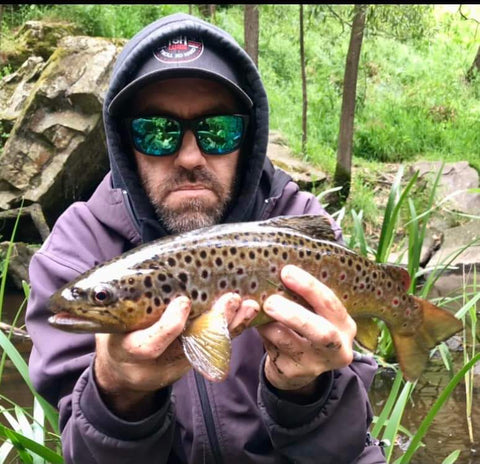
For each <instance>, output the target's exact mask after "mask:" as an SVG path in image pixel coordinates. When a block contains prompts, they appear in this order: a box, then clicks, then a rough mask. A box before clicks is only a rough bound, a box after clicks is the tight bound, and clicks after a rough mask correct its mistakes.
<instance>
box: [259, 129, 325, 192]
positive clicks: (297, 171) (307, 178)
mask: <svg viewBox="0 0 480 464" xmlns="http://www.w3.org/2000/svg"><path fill="white" fill-rule="evenodd" d="M267 156H268V157H269V158H270V159H271V160H272V163H273V164H274V165H275V166H276V167H278V168H280V169H283V170H284V171H286V172H287V173H288V174H290V175H291V176H292V178H293V180H294V181H295V182H296V183H297V184H298V185H299V186H300V188H301V189H302V190H308V191H312V189H313V188H314V187H315V186H318V184H320V183H322V182H324V181H325V180H326V178H327V176H326V174H325V173H324V172H323V171H321V170H320V169H318V168H315V167H313V166H312V165H311V164H309V163H306V162H304V161H302V160H300V159H298V158H296V157H294V156H293V153H292V152H291V150H290V149H289V148H288V147H287V144H286V142H285V140H284V139H283V138H282V136H281V134H280V133H279V132H276V131H271V132H270V134H269V141H268V147H267Z"/></svg>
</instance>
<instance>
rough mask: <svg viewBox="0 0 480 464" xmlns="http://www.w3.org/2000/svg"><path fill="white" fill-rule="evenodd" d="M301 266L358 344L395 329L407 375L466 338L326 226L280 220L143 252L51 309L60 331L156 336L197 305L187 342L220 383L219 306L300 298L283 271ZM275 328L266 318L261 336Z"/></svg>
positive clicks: (166, 242)
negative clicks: (337, 304)
mask: <svg viewBox="0 0 480 464" xmlns="http://www.w3.org/2000/svg"><path fill="white" fill-rule="evenodd" d="M285 264H296V265H298V266H299V267H301V268H303V269H304V270H306V271H307V272H309V273H311V274H312V275H314V276H315V277H317V278H318V279H319V280H320V281H321V282H323V283H325V284H326V285H327V286H329V287H330V288H331V289H332V290H333V291H334V292H335V294H336V295H337V297H338V298H339V299H340V300H341V301H342V302H343V304H344V305H345V307H346V308H347V310H348V312H349V313H350V315H351V316H352V317H353V318H354V319H355V321H356V322H357V326H358V332H357V339H358V340H359V341H360V342H361V343H362V344H364V345H365V346H367V347H368V348H370V349H374V348H375V344H376V338H377V336H378V326H377V325H376V324H373V323H372V322H371V318H373V317H374V318H379V319H381V320H383V321H384V322H385V323H386V325H387V327H388V328H389V330H390V332H391V334H392V337H393V340H394V343H395V348H396V352H397V357H398V359H399V363H400V367H401V369H402V371H403V373H404V375H405V377H406V378H408V379H412V380H413V379H415V378H417V377H418V376H419V375H420V374H421V372H422V371H423V369H424V367H425V364H426V362H427V360H428V355H429V350H430V349H431V348H433V347H434V346H435V345H436V344H438V343H439V342H440V341H442V340H444V339H446V338H448V337H450V336H451V335H453V334H454V333H456V332H457V331H459V330H460V329H461V323H460V321H458V320H457V319H456V318H455V317H454V316H453V315H452V314H450V313H449V312H448V311H445V310H443V309H440V308H438V307H436V306H434V305H432V304H431V303H429V302H427V301H426V300H421V299H419V298H416V297H414V296H412V295H409V294H408V293H407V289H408V287H409V282H410V278H409V276H408V273H407V272H406V271H405V270H404V269H403V268H400V267H397V266H392V265H383V264H378V263H374V262H372V261H370V260H368V259H366V258H364V257H362V256H360V255H358V254H356V253H354V252H353V251H351V250H348V249H347V248H345V247H343V246H341V245H339V244H337V243H335V242H334V233H333V231H332V229H331V226H330V223H329V222H328V220H327V219H326V218H323V217H321V216H293V217H279V218H274V219H270V220H267V221H259V222H249V223H239V224H227V225H218V226H213V227H210V228H205V229H200V230H196V231H192V232H189V233H186V234H182V235H177V236H171V237H166V238H162V239H159V240H157V241H154V242H150V243H148V244H145V245H142V246H140V247H138V248H136V249H134V250H132V251H130V252H127V253H125V254H123V255H121V256H119V257H117V258H114V259H112V260H110V261H108V262H107V263H104V264H101V265H99V266H97V267H95V268H93V269H92V270H90V271H87V272H86V273H85V274H82V275H81V276H79V277H78V278H77V279H75V280H74V281H73V282H70V283H69V284H67V285H66V286H64V287H63V288H62V289H60V290H59V291H58V292H56V293H55V294H54V295H53V296H52V298H51V300H50V309H51V310H52V311H53V312H54V313H56V314H55V315H54V316H52V317H51V318H50V320H49V321H50V323H51V324H52V325H54V326H55V327H58V328H60V329H62V330H68V331H79V332H128V331H131V330H137V329H142V328H146V327H148V326H150V325H151V324H153V323H154V322H155V321H157V320H158V318H159V317H160V316H161V315H162V314H163V312H164V310H165V308H166V306H167V305H168V304H169V303H170V301H172V300H173V299H174V298H175V297H177V296H180V295H186V296H188V297H189V298H190V299H191V300H192V310H191V314H190V322H189V324H188V326H187V327H186V330H185V333H184V334H183V336H182V343H183V346H184V350H185V353H186V355H187V357H188V359H189V360H190V362H191V363H192V365H193V367H195V368H196V369H197V370H199V371H200V372H201V373H202V374H203V375H205V376H206V377H207V378H209V379H211V380H223V379H224V378H225V376H226V375H227V372H228V364H229V354H230V337H229V334H228V329H227V327H226V322H225V318H224V317H223V315H222V314H213V313H212V311H211V308H212V305H213V302H214V301H215V300H216V299H217V298H218V296H219V295H221V294H222V293H225V292H228V291H235V292H237V293H239V294H240V295H241V296H242V298H253V299H255V300H256V301H258V302H259V303H260V305H261V304H262V303H263V301H265V299H266V298H267V297H268V296H269V295H271V294H273V293H283V294H287V295H288V296H289V297H291V298H294V299H295V298H298V297H296V296H295V295H291V294H290V293H289V291H288V290H287V289H286V288H285V287H284V286H283V284H282V283H281V279H280V271H281V269H282V267H283V266H284V265H285ZM270 320H271V319H270V318H269V317H268V316H267V315H266V314H265V313H264V312H263V311H260V313H259V315H258V316H257V317H256V319H255V320H254V321H253V322H252V324H251V325H252V326H255V325H260V324H263V323H266V322H269V321H270Z"/></svg>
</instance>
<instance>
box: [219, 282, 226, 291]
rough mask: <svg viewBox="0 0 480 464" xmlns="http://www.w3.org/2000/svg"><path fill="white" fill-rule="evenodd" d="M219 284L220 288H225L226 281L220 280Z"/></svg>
mask: <svg viewBox="0 0 480 464" xmlns="http://www.w3.org/2000/svg"><path fill="white" fill-rule="evenodd" d="M219 286H220V288H221V289H222V290H224V289H225V288H227V281H226V280H221V281H220V282H219Z"/></svg>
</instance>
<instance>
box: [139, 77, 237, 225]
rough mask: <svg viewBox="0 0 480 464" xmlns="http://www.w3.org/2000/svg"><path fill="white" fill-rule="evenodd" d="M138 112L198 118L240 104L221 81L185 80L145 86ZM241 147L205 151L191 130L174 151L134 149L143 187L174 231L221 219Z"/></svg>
mask: <svg viewBox="0 0 480 464" xmlns="http://www.w3.org/2000/svg"><path fill="white" fill-rule="evenodd" d="M132 111H133V114H135V115H156V114H158V115H160V114H169V115H171V116H174V117H178V118H182V119H193V118H196V117H199V116H202V115H205V114H233V113H237V112H238V108H237V105H236V102H235V98H234V96H233V95H232V94H231V92H230V91H229V90H228V89H226V88H225V87H223V86H222V85H221V84H219V83H217V82H214V81H208V80H203V79H194V78H182V79H169V80H165V81H160V82H155V83H153V84H150V85H148V86H146V87H144V88H143V89H142V90H141V91H140V92H139V93H138V94H137V96H136V97H135V102H134V104H133V108H132ZM132 149H133V148H132ZM239 151H240V150H236V151H234V152H232V153H229V154H226V155H206V154H203V153H202V152H201V150H200V148H199V147H198V145H197V141H196V140H195V136H194V134H193V132H191V131H190V130H187V131H186V132H185V135H184V137H183V141H182V144H181V146H180V149H179V150H178V152H176V153H175V154H173V155H169V156H163V157H155V156H147V155H144V154H142V153H140V152H138V151H136V150H135V149H133V152H134V154H135V160H136V163H137V168H138V173H139V176H140V179H141V181H142V184H143V187H144V189H145V191H146V193H147V195H148V197H149V199H150V201H151V202H152V204H153V206H154V207H155V210H156V212H157V215H158V216H159V218H160V219H161V220H162V222H163V223H164V225H165V226H166V227H167V228H168V229H169V230H170V231H171V232H185V231H188V230H193V229H196V228H198V227H205V226H209V225H213V224H216V223H218V221H219V220H220V219H221V218H222V216H223V214H224V212H225V209H226V207H227V206H228V203H229V201H230V199H231V196H232V192H233V189H234V182H235V175H236V170H237V165H238V156H239Z"/></svg>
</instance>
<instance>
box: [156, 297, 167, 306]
mask: <svg viewBox="0 0 480 464" xmlns="http://www.w3.org/2000/svg"><path fill="white" fill-rule="evenodd" d="M163 302H164V303H165V304H166V305H169V304H170V298H164V299H163ZM159 306H160V305H159Z"/></svg>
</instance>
